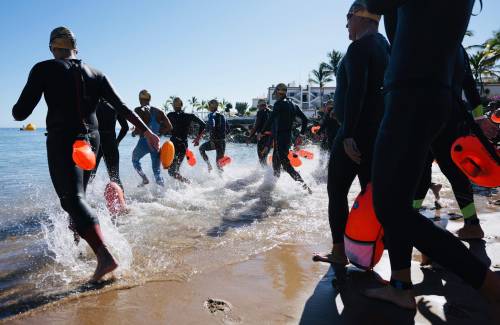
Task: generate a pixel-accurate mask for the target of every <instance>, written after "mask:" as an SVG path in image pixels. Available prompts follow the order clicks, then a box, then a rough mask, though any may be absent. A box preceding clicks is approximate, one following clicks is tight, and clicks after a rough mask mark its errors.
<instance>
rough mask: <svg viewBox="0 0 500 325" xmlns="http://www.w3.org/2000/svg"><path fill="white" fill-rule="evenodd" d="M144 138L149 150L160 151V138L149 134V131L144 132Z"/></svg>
mask: <svg viewBox="0 0 500 325" xmlns="http://www.w3.org/2000/svg"><path fill="white" fill-rule="evenodd" d="M144 137H145V138H146V140H147V141H148V144H149V146H150V147H151V148H153V149H154V150H156V151H160V138H159V137H158V136H157V135H156V134H154V133H152V132H151V130H149V129H148V130H146V132H144Z"/></svg>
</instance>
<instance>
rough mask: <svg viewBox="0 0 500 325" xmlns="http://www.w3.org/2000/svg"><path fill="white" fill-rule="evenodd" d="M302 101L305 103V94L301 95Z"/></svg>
mask: <svg viewBox="0 0 500 325" xmlns="http://www.w3.org/2000/svg"><path fill="white" fill-rule="evenodd" d="M302 101H303V102H307V94H302Z"/></svg>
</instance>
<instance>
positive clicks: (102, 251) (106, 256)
mask: <svg viewBox="0 0 500 325" xmlns="http://www.w3.org/2000/svg"><path fill="white" fill-rule="evenodd" d="M96 255H97V267H96V269H95V271H94V275H93V276H92V278H91V279H90V282H97V281H99V280H101V279H102V278H103V277H104V276H105V275H106V274H108V273H110V272H113V271H114V270H115V269H116V268H117V267H118V263H117V262H116V260H115V258H114V257H113V255H111V253H110V252H109V250H108V248H107V247H106V246H102V247H101V248H99V250H98V251H97V254H96Z"/></svg>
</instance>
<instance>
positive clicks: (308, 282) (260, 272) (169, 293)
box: [6, 207, 500, 324]
mask: <svg viewBox="0 0 500 325" xmlns="http://www.w3.org/2000/svg"><path fill="white" fill-rule="evenodd" d="M489 210H490V211H491V210H493V211H494V210H496V208H495V207H492V209H489ZM481 219H482V223H483V225H484V229H485V230H486V238H485V240H484V241H472V242H470V243H469V244H468V245H469V246H470V248H471V250H472V251H473V252H474V253H475V254H477V255H478V256H481V257H482V258H483V259H484V260H485V262H487V263H488V264H490V265H491V268H492V269H493V270H497V271H500V249H499V247H500V239H499V238H498V237H496V236H497V235H498V234H499V233H500V213H495V214H483V215H482V217H481ZM444 220H446V219H444ZM460 225H461V221H449V222H448V224H447V228H448V229H449V230H452V231H453V230H455V229H458V228H459V227H460ZM328 249H329V243H328V241H325V242H323V243H320V244H318V245H316V246H297V245H286V246H278V247H275V248H273V249H272V250H270V251H267V252H265V253H263V254H259V255H256V256H254V257H252V258H250V259H249V260H247V261H244V262H241V263H236V264H233V265H229V266H223V267H221V268H219V269H213V270H211V271H209V272H206V273H202V274H198V275H195V276H193V277H192V278H191V279H190V280H189V281H187V282H182V281H165V282H149V283H146V284H145V285H143V286H138V287H134V288H130V289H124V290H111V291H108V292H97V293H94V294H90V295H89V296H86V297H81V298H78V299H74V300H69V301H59V302H56V303H53V304H51V305H47V306H44V307H41V308H39V309H37V310H33V311H31V312H29V313H27V314H24V315H21V316H18V318H17V319H10V320H6V321H7V322H9V323H11V324H238V323H242V324H298V323H301V324H493V322H492V321H491V319H490V318H489V316H488V306H487V304H486V303H485V301H484V300H483V299H482V298H481V297H480V296H479V294H478V293H477V292H475V291H474V290H473V289H471V288H469V287H468V286H466V285H465V284H464V283H462V281H460V280H459V279H458V278H456V277H455V276H453V275H451V274H449V273H448V272H445V271H443V270H441V269H439V268H435V269H429V270H423V271H422V270H421V269H420V268H419V262H418V261H419V258H420V254H419V253H418V252H416V251H415V252H414V263H413V267H412V272H413V274H412V277H413V281H414V284H415V285H416V293H417V294H418V297H417V302H418V310H417V312H416V313H415V312H411V311H404V310H401V309H399V308H397V307H394V306H392V305H390V304H387V303H385V302H379V301H374V300H370V299H367V298H365V297H363V295H362V294H361V291H362V290H363V289H364V288H366V287H371V286H377V285H379V284H378V282H377V281H376V280H375V277H374V275H373V274H369V273H364V272H360V271H357V270H356V269H354V268H350V269H349V272H348V273H349V277H348V279H347V282H346V283H345V284H344V285H341V286H334V285H332V280H334V278H335V272H334V270H333V269H331V268H330V267H329V265H326V264H323V263H313V262H312V261H311V253H312V252H314V251H326V250H328ZM486 253H487V255H488V256H489V259H488V257H487V256H486ZM389 270H390V269H389V261H388V257H387V255H386V254H384V257H383V259H382V261H381V263H380V264H379V265H377V267H376V268H375V271H376V272H377V273H378V274H379V275H381V276H382V277H383V278H385V279H387V278H388V275H389Z"/></svg>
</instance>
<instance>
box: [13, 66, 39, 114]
mask: <svg viewBox="0 0 500 325" xmlns="http://www.w3.org/2000/svg"><path fill="white" fill-rule="evenodd" d="M42 93H43V80H42V72H41V66H40V65H39V64H37V65H35V66H34V67H33V68H32V69H31V71H30V74H29V77H28V81H27V82H26V85H25V86H24V89H23V91H22V93H21V96H19V99H18V100H17V103H16V104H15V105H14V107H13V108H12V116H13V117H14V119H15V120H16V121H23V120H25V119H27V118H28V116H30V115H31V113H32V112H33V110H34V109H35V107H36V105H37V104H38V102H39V101H40V98H42Z"/></svg>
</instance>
